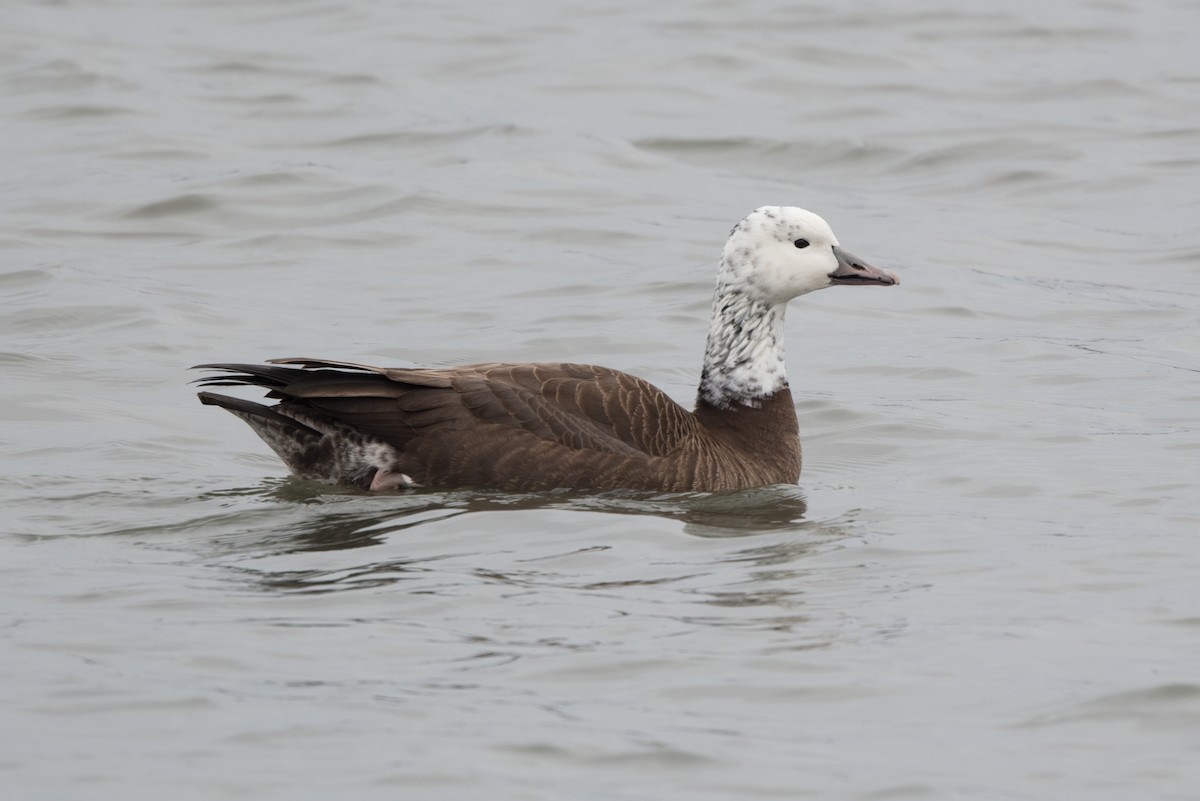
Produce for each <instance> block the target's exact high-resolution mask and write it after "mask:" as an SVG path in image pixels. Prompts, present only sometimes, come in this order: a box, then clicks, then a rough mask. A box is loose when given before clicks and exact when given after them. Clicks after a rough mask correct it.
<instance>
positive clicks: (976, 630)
mask: <svg viewBox="0 0 1200 801" xmlns="http://www.w3.org/2000/svg"><path fill="white" fill-rule="evenodd" d="M0 23H2V24H0V53H3V54H4V55H3V57H0V84H2V86H3V90H4V91H3V93H2V94H0V98H2V100H0V102H2V103H3V114H2V115H0V141H3V142H4V146H5V152H6V156H7V158H6V165H7V166H6V169H5V171H4V176H3V178H2V179H0V208H2V211H3V213H2V214H0V247H2V248H3V252H4V256H5V258H4V267H3V273H2V274H0V293H2V294H3V298H4V303H3V306H2V308H0V362H2V363H3V365H4V367H3V369H4V376H5V380H4V382H3V385H2V386H0V414H2V416H3V419H4V421H5V425H4V428H3V429H2V431H3V433H2V434H0V447H2V449H3V457H4V458H3V466H4V474H3V477H2V484H0V487H2V490H0V492H2V496H0V510H2V511H0V517H2V519H3V529H2V530H3V531H4V532H5V533H4V535H3V537H2V538H0V587H3V590H2V591H0V592H2V593H3V610H4V612H3V621H4V622H3V627H2V628H0V632H2V635H0V636H2V638H3V639H2V641H3V653H4V657H3V659H2V660H0V678H2V681H0V688H2V689H0V708H2V709H3V710H4V711H3V713H0V714H2V722H3V726H2V727H0V731H3V732H4V733H3V735H0V738H2V739H0V742H2V744H3V748H2V749H0V751H2V753H3V756H2V757H0V777H2V781H3V784H4V786H5V788H6V791H5V796H6V797H12V798H22V799H61V798H71V797H81V796H83V795H87V796H88V797H102V798H122V799H135V800H136V799H143V798H145V799H157V798H161V797H163V796H164V795H165V794H170V796H171V797H172V798H185V799H190V798H196V799H220V798H247V797H253V798H285V797H286V798H289V799H295V798H325V797H329V796H331V795H338V796H345V797H353V798H396V797H401V798H421V799H466V798H479V797H482V796H485V795H486V797H489V798H495V799H506V800H507V799H562V798H580V799H583V798H586V799H598V800H600V799H602V800H603V801H610V800H612V799H663V798H677V797H682V798H705V799H710V798H711V799H735V798H736V799H748V798H819V799H843V798H844V799H900V798H903V799H918V798H929V799H942V798H986V799H1043V798H1055V799H1075V798H1086V799H1128V798H1155V799H1191V798H1195V797H1196V795H1197V793H1198V792H1200V791H1198V790H1197V787H1200V784H1198V782H1200V767H1197V766H1200V667H1198V665H1200V582H1197V580H1196V577H1197V575H1198V574H1200V546H1198V545H1197V539H1196V532H1197V531H1200V512H1198V511H1197V508H1198V502H1200V488H1198V487H1200V468H1198V457H1200V411H1198V409H1200V406H1198V401H1200V385H1198V384H1197V379H1198V376H1197V372H1198V371H1200V358H1198V357H1200V311H1198V310H1200V274H1198V272H1197V264H1198V263H1200V235H1198V234H1197V231H1196V222H1195V221H1196V219H1197V216H1198V212H1200V200H1198V198H1197V194H1196V190H1195V187H1196V185H1197V179H1198V177H1200V175H1198V173H1200V170H1198V166H1200V156H1198V155H1197V154H1198V153H1200V124H1198V121H1200V56H1198V55H1197V51H1196V49H1195V46H1194V34H1193V32H1194V31H1195V29H1196V26H1197V24H1198V23H1200V10H1197V8H1196V7H1195V5H1194V4H1192V3H1189V2H1183V1H1182V0H1179V1H1178V2H1172V0H1149V1H1148V2H1137V3H1134V2H1132V0H1130V1H1129V2H1122V1H1121V0H1104V1H1103V2H1102V1H1101V0H1096V1H1095V2H1084V1H1083V0H1063V2H1057V3H1045V2H1039V3H1035V2H1028V1H1024V0H1023V1H1022V2H1014V3H1009V4H1005V5H1004V6H1003V7H1000V8H996V9H985V8H983V7H982V6H979V7H978V8H976V7H973V6H968V4H959V3H950V2H944V1H943V2H937V1H935V0H918V1H915V2H906V3H904V4H892V3H884V2H867V1H866V0H858V1H856V2H846V3H838V4H792V3H783V2H769V1H768V0H763V1H762V2H754V3H738V4H727V3H694V4H670V3H668V4H649V3H623V2H617V1H616V0H606V2H604V3H599V4H596V3H553V4H551V3H536V2H526V3H506V4H496V5H495V6H494V7H493V6H487V5H484V4H467V3H444V2H439V3H426V4H402V5H401V4H387V3H372V2H369V1H368V0H347V1H346V2H341V3H332V2H321V1H318V0H309V1H307V2H304V1H302V2H296V1H294V0H289V2H276V1H273V0H246V1H245V2H230V3H216V2H211V0H203V2H201V0H195V2H158V1H157V0H155V2H133V1H131V2H120V3H88V2H77V3H49V2H47V3H35V2H13V3H9V4H7V5H5V6H4V8H3V9H0ZM763 203H793V204H798V205H804V206H807V207H810V208H812V209H814V210H817V211H818V212H820V213H821V214H823V215H824V216H826V217H827V218H828V219H829V220H830V222H831V223H832V224H833V226H834V229H835V230H836V231H837V232H838V234H839V236H840V238H841V240H842V242H843V244H844V245H845V246H846V247H847V248H849V249H850V250H852V251H853V252H855V253H858V254H860V255H862V256H863V257H865V258H868V259H871V260H872V261H874V262H876V263H878V264H880V265H882V266H885V267H887V268H889V269H893V270H895V271H897V272H899V273H900V274H901V275H902V276H903V284H902V286H900V287H899V288H896V289H894V290H887V291H883V290H868V289H836V290H832V291H829V292H825V293H819V294H818V295H817V296H810V297H807V298H803V299H801V300H800V301H799V302H797V303H795V304H794V305H793V309H792V314H791V319H790V321H789V343H788V344H789V366H790V370H791V375H792V381H793V386H794V388H795V390H796V394H797V404H798V410H799V413H800V421H801V430H802V434H803V437H804V443H805V457H806V458H805V473H804V475H803V477H802V480H801V484H800V486H799V487H798V488H794V489H789V488H771V489H766V490H760V491H756V492H751V493H745V494H742V495H733V496H714V497H704V496H699V497H682V498H680V497H654V496H635V497H628V496H622V495H620V494H610V495H599V496H593V495H587V494H582V495H569V494H561V495H559V494H551V495H547V496H507V495H495V494H486V493H475V494H472V493H457V492H456V493H420V494H411V495H391V496H380V497H363V496H361V495H355V494H351V493H345V492H339V491H333V490H329V489H323V488H320V487H316V486H313V485H310V484H306V483H303V482H297V481H294V480H290V479H287V478H286V477H285V476H284V474H283V472H282V470H281V469H280V466H279V464H278V463H277V461H276V460H275V459H274V458H273V457H272V456H271V455H270V454H269V452H268V451H267V450H266V448H265V447H264V446H262V445H261V443H259V442H258V441H257V439H256V438H255V437H254V436H253V435H252V433H251V432H250V431H249V430H248V429H247V428H246V427H245V426H244V425H242V424H241V423H240V422H238V421H237V420H235V419H233V418H231V417H230V416H228V415H224V414H220V413H218V412H217V411H216V410H213V409H206V408H201V407H200V406H199V405H198V404H197V403H196V402H195V400H194V398H193V396H192V394H191V392H190V391H189V389H188V388H187V387H186V385H185V382H186V381H187V380H188V379H189V378H191V377H192V376H191V375H189V374H188V373H187V372H186V370H185V369H184V368H186V367H187V366H188V365H191V364H195V363H198V362H204V361H213V360H254V359H261V358H270V357H276V356H318V357H329V358H345V359H353V360H360V361H368V362H371V361H374V362H382V363H390V364H398V365H403V364H450V363H455V362H467V361H478V360H490V359H507V360H525V359H569V360H574V361H581V362H596V363H601V364H606V365H611V366H614V367H619V368H622V369H626V370H629V371H631V372H634V373H637V374H639V375H642V376H644V377H646V378H648V379H650V380H651V381H654V382H655V383H657V384H658V385H660V386H662V387H664V388H665V389H667V390H668V391H669V392H671V393H672V394H673V395H674V396H675V397H677V398H678V399H679V400H680V401H682V402H690V400H691V397H692V394H693V392H694V386H695V382H696V378H697V371H698V366H699V357H700V351H701V348H702V344H703V338H704V330H705V323H706V314H707V311H708V304H709V299H710V291H711V281H712V275H713V267H714V261H715V258H716V255H717V253H718V250H719V248H720V245H721V242H722V241H723V238H724V235H725V233H726V231H727V230H728V228H729V227H730V225H731V224H732V223H733V222H734V221H735V220H737V219H738V218H739V217H740V216H741V215H743V214H744V213H746V212H747V211H748V210H749V209H751V208H753V207H755V206H757V205H760V204H763Z"/></svg>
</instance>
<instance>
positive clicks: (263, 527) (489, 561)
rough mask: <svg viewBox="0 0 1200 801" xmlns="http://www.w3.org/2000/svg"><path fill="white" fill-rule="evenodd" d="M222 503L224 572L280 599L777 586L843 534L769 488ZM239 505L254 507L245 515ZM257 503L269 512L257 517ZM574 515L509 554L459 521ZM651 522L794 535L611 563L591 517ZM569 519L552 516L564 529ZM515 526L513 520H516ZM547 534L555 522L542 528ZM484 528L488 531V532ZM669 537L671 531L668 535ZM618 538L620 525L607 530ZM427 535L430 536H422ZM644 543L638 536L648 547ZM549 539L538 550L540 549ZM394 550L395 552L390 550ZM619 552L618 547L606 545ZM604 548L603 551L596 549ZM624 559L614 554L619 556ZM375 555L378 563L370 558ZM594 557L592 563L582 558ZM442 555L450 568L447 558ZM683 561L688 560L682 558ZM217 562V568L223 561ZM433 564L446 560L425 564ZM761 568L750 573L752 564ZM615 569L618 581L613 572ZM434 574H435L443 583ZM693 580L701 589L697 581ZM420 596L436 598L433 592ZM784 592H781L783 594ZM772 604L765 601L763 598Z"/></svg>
mask: <svg viewBox="0 0 1200 801" xmlns="http://www.w3.org/2000/svg"><path fill="white" fill-rule="evenodd" d="M206 497H207V498H208V499H210V500H220V501H221V502H222V503H223V504H228V501H229V499H230V498H240V499H241V501H240V502H239V504H238V506H239V508H238V509H237V510H236V511H235V512H234V514H235V515H236V516H237V517H238V518H239V520H240V522H241V523H242V524H245V523H247V522H252V525H251V529H256V530H257V532H256V531H254V530H247V529H246V528H245V527H244V525H242V526H239V527H238V528H239V530H238V532H237V534H236V535H235V536H232V537H228V538H224V539H222V541H221V542H219V543H214V544H219V545H220V546H221V547H222V550H223V551H225V555H226V556H228V553H229V550H232V551H234V552H236V553H237V554H238V558H237V560H236V562H237V563H236V564H232V565H229V564H227V566H228V567H230V569H232V570H233V571H234V572H235V573H237V574H238V575H239V576H240V577H241V578H242V579H245V578H252V579H253V581H254V583H256V584H258V585H259V586H261V587H262V588H264V589H268V590H272V591H285V592H303V593H321V592H333V591H340V590H347V589H359V588H366V587H376V586H381V585H386V584H392V583H396V582H402V581H406V580H413V579H424V580H426V582H428V581H430V580H431V578H430V576H429V574H431V573H434V572H438V573H442V574H445V573H453V574H454V575H455V580H456V581H458V580H464V578H465V575H466V574H469V575H471V576H472V577H473V580H474V581H479V580H483V581H487V582H491V583H502V584H507V585H510V586H516V587H525V588H530V587H536V586H556V587H563V588H574V589H577V590H583V591H589V590H591V591H594V590H605V589H611V588H612V587H617V586H619V587H630V588H632V587H637V586H645V587H649V586H653V585H659V584H679V585H688V584H690V583H691V582H693V581H697V580H699V579H700V578H701V577H703V576H704V575H706V574H709V573H711V572H714V571H717V570H720V569H721V568H720V567H719V566H720V565H721V564H738V563H746V564H747V566H748V567H749V568H751V569H752V570H754V571H755V572H763V573H764V574H769V576H770V581H769V582H767V583H768V584H775V585H778V583H779V582H781V581H783V582H786V580H787V579H789V578H792V577H793V575H794V574H792V573H789V571H788V570H786V569H782V568H781V567H779V566H781V565H783V564H785V563H788V562H792V561H795V560H797V559H801V558H803V557H805V556H807V555H810V554H811V553H813V552H815V551H816V550H818V549H820V548H823V547H826V546H828V544H829V543H830V542H831V541H832V540H835V539H840V538H842V537H844V536H846V530H845V529H844V528H843V527H842V526H841V525H839V524H837V523H828V522H818V521H811V520H806V519H805V514H806V512H807V506H806V504H805V499H804V496H803V494H802V492H801V491H800V489H799V488H798V487H791V486H776V487H765V488H762V489H757V490H752V491H746V492H730V493H714V494H673V495H664V494H651V493H632V492H604V493H581V492H553V493H531V494H513V493H501V492H484V491H464V490H456V491H440V492H439V491H423V492H413V491H409V492H401V493H396V494H391V495H378V494H375V495H364V494H362V493H357V492H352V491H346V490H341V489H337V488H331V487H328V486H325V485H322V484H317V483H315V482H309V481H302V480H299V479H294V478H288V479H283V480H275V481H272V482H270V483H268V484H266V485H263V486H259V487H258V488H256V489H252V488H245V489H237V490H229V491H224V492H222V493H219V494H210V495H208V496H206ZM244 504H254V505H255V506H257V507H258V508H256V509H253V510H251V509H247V508H245V506H244ZM263 505H266V506H268V507H270V508H271V509H273V510H274V512H275V514H274V515H273V516H271V515H269V514H264V512H266V511H267V510H265V509H263V508H262V506H263ZM529 511H547V512H564V511H565V512H580V513H590V515H589V514H581V515H580V516H579V520H580V521H581V525H584V526H597V536H596V539H595V540H593V541H591V542H590V543H589V544H588V545H587V546H585V547H580V542H579V540H578V539H573V540H570V539H566V538H564V539H563V541H562V542H563V545H564V546H565V547H562V548H559V547H557V546H556V545H555V544H554V542H555V540H554V539H553V538H551V539H550V540H549V541H547V540H541V541H539V542H538V544H536V545H534V544H529V543H527V545H526V546H525V547H526V548H528V550H523V551H522V552H520V553H516V552H514V551H513V550H511V548H510V547H509V545H508V541H507V540H506V539H501V540H497V539H496V538H495V537H494V536H492V538H491V539H487V538H486V537H484V538H475V537H473V536H471V535H470V534H469V532H470V531H471V530H472V529H473V528H474V527H475V526H476V525H477V524H476V523H473V522H468V521H467V520H466V518H468V517H470V516H472V515H477V514H490V513H495V512H529ZM597 513H599V514H600V515H604V516H608V515H612V516H627V517H643V518H653V519H657V520H668V521H678V522H679V523H682V531H683V532H684V533H686V534H688V535H690V536H692V537H695V538H697V539H698V540H707V541H712V542H713V544H714V545H715V544H716V542H715V541H716V540H720V539H731V538H747V537H753V536H754V535H763V534H771V533H781V532H791V533H795V534H799V535H800V536H793V537H787V538H786V539H781V538H778V537H775V538H771V541H770V542H763V543H762V544H758V545H754V546H752V547H746V548H734V549H729V548H718V549H717V550H715V551H714V549H712V548H707V547H706V548H701V549H699V550H697V549H695V548H691V549H688V548H684V549H682V550H683V551H684V552H685V554H686V555H687V558H684V557H681V556H680V554H678V553H676V552H675V551H673V550H671V549H667V550H665V551H664V552H663V555H662V557H661V558H657V557H656V558H655V559H653V560H651V562H650V563H649V564H646V563H639V562H637V561H636V556H635V557H634V558H633V559H631V560H630V561H629V563H628V564H623V563H621V562H618V563H615V564H614V563H613V562H612V559H613V557H614V556H615V555H616V553H617V550H619V549H628V548H634V549H636V547H637V546H636V545H630V542H634V543H636V542H637V541H638V540H637V539H636V537H635V538H634V539H632V540H631V539H630V538H629V537H628V536H620V537H618V539H617V540H614V541H612V542H611V543H610V542H606V541H605V534H606V533H609V532H612V531H613V529H612V528H611V527H609V528H607V529H605V526H604V523H603V518H600V519H599V520H600V522H599V523H597V518H596V517H595V515H596V514H597ZM455 519H458V520H459V521H460V522H456V523H452V524H451V526H450V529H451V532H453V531H454V530H457V529H462V530H463V531H464V532H466V533H467V536H465V537H455V536H447V535H446V530H447V529H446V528H445V527H441V528H438V529H437V531H436V532H435V531H433V529H430V532H429V533H428V534H427V535H426V536H421V537H415V538H407V537H399V538H398V537H396V535H397V534H398V533H403V532H406V531H409V530H414V529H418V528H420V527H422V526H431V525H436V524H444V523H446V522H447V521H453V520H455ZM572 519H573V518H572V517H571V516H569V515H568V516H566V517H565V518H564V517H561V516H560V517H559V518H558V520H566V521H567V525H570V520H572ZM514 521H516V518H514ZM550 525H551V528H552V529H553V528H554V527H555V526H559V525H562V524H561V523H559V522H557V521H556V522H554V523H551V524H550ZM494 528H495V524H492V523H489V525H488V527H487V529H488V530H489V531H492V530H494ZM674 530H677V531H678V530H679V529H674ZM616 531H617V532H619V533H620V534H622V535H623V534H624V533H625V532H626V529H625V528H624V527H620V528H618V529H616ZM434 533H436V534H437V536H432V534H434ZM651 539H652V538H647V541H649V540H651ZM548 542H549V543H550V544H547V543H548ZM384 545H386V546H387V549H386V552H387V553H386V555H384V554H385V552H384V551H378V552H376V553H372V554H371V556H372V557H374V558H372V559H370V560H369V561H368V560H366V559H363V558H361V557H354V556H351V555H350V554H349V553H348V552H351V551H354V550H356V549H360V548H367V547H373V546H384ZM464 546H465V549H464ZM397 549H402V550H403V553H402V554H397V553H396V551H397ZM614 549H617V550H614ZM605 551H610V553H608V554H607V555H605V554H603V553H602V552H605ZM320 552H326V553H328V552H347V553H346V554H345V556H343V557H341V558H338V557H335V556H333V555H332V554H330V555H329V556H326V557H319V558H317V559H315V560H314V559H313V558H311V557H306V556H305V555H306V554H317V553H320ZM621 553H622V554H623V553H624V551H622V552H621ZM380 556H383V558H379V557H380ZM593 559H595V560H599V561H595V562H592V561H590V560H593ZM445 560H449V561H445ZM689 560H693V561H689ZM222 561H225V559H224V558H222ZM434 562H444V563H443V564H441V565H438V566H436V567H435V566H434V565H433V564H432V563H434ZM760 567H761V568H769V569H767V570H762V571H760V570H759V568H760ZM614 568H615V572H616V575H614ZM441 578H442V579H444V578H445V575H442V576H441ZM702 583H703V582H702ZM425 589H426V590H427V591H431V592H438V589H437V588H436V587H426V588H425ZM781 591H782V590H778V589H772V590H766V589H765V588H764V589H762V590H761V591H760V589H757V588H744V589H740V590H739V591H738V592H737V595H738V598H737V599H735V598H734V597H733V596H726V597H723V598H720V599H714V602H716V603H718V605H726V604H735V605H743V604H744V605H762V604H767V605H772V604H774V603H775V602H776V601H778V597H777V593H778V592H781ZM784 592H790V591H784ZM772 599H774V600H772Z"/></svg>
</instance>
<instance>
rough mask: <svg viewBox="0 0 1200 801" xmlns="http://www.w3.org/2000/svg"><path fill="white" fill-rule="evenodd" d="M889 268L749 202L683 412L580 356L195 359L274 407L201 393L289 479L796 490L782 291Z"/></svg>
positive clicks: (721, 272)
mask: <svg viewBox="0 0 1200 801" xmlns="http://www.w3.org/2000/svg"><path fill="white" fill-rule="evenodd" d="M897 283H899V278H897V277H896V276H895V275H894V274H892V273H890V272H887V271H886V270H881V269H879V268H877V267H873V266H871V265H870V264H867V263H866V262H865V261H863V260H862V259H859V258H858V257H856V256H853V255H851V254H850V253H848V252H846V251H845V250H843V249H842V248H841V246H840V245H839V244H838V240H837V237H835V236H834V234H833V231H832V230H831V229H830V227H829V225H828V224H827V223H826V222H825V220H823V219H821V217H819V216H817V215H816V214H813V213H812V212H810V211H805V210H804V209H799V208H793V207H781V206H763V207H761V208H759V209H756V210H755V211H753V212H751V213H750V214H749V215H748V216H747V217H746V218H745V219H743V220H742V221H741V222H739V223H738V224H737V225H736V226H734V228H733V230H732V231H731V232H730V234H729V239H728V240H727V241H726V243H725V249H724V252H723V253H722V255H721V263H720V267H719V268H718V270H717V288H716V295H715V298H714V300H713V311H712V322H711V323H710V326H709V330H708V344H707V346H706V347H705V351H704V365H703V370H702V371H701V374H700V387H699V391H698V395H697V398H696V408H695V410H694V411H690V412H689V411H687V410H686V409H684V408H683V407H681V406H680V405H679V404H677V403H675V402H674V401H673V400H671V399H670V398H669V397H667V395H666V394H665V393H663V392H662V390H659V389H657V388H656V387H654V386H652V385H651V384H649V383H647V382H646V381H643V380H642V379H640V378H636V377H634V376H631V375H629V374H627V373H622V372H619V371H617V370H612V369H610V368H607V367H594V366H591V365H583V364H555V363H545V364H543V363H536V364H473V365H466V366H462V367H452V368H448V369H398V368H387V367H370V366H367V365H362V364H353V363H350V362H335V361H325V360H321V359H277V360H274V361H272V362H270V363H269V364H266V365H253V364H206V365H200V367H201V368H207V369H213V370H220V371H223V372H224V373H225V374H224V375H220V376H214V377H209V378H204V379H200V381H199V382H198V383H201V384H203V385H205V386H235V385H252V386H256V387H260V388H262V389H265V390H267V395H266V396H267V397H268V398H273V399H276V400H278V401H279V402H278V403H276V404H275V405H273V406H264V405H261V404H258V403H252V402H249V401H245V400H241V399H239V398H233V397H229V396H227V395H219V394H216V393H214V392H207V391H205V392H201V393H199V395H200V401H201V402H202V403H205V404H208V405H212V406H220V407H222V408H224V409H227V410H228V411H230V412H232V413H233V414H235V415H237V416H238V417H240V418H241V419H242V420H244V421H245V422H246V423H248V424H249V425H250V427H251V428H253V429H254V431H255V432H256V433H257V434H258V435H259V436H260V437H262V439H263V440H264V441H265V442H266V443H267V444H268V445H269V446H270V447H271V448H272V449H273V450H274V451H275V453H277V454H278V455H279V456H280V458H282V459H283V461H284V462H285V463H286V464H287V466H288V467H289V468H291V470H292V471H293V472H294V473H295V474H296V475H298V476H300V477H301V478H310V479H319V480H322V481H327V482H333V483H340V484H347V485H351V486H354V487H358V488H361V489H365V490H388V489H397V488H403V487H411V486H429V487H481V488H497V489H506V490H546V489H554V488H560V487H562V488H574V489H617V488H626V489H636V490H655V491H666V492H685V491H717V490H736V489H746V488H750V487H759V486H765V485H769V484H784V483H787V484H794V483H796V481H798V480H799V477H800V436H799V431H798V427H797V423H796V410H795V406H794V405H793V403H792V394H791V391H790V390H789V389H788V382H787V374H786V372H785V369H784V352H783V321H784V311H785V310H786V308H787V303H788V301H790V300H791V299H792V298H795V297H797V296H799V295H803V294H805V293H806V292H812V291H813V290H816V289H824V288H825V287H829V286H836V285H839V284H845V285H850V286H869V285H878V286H890V285H893V284H897Z"/></svg>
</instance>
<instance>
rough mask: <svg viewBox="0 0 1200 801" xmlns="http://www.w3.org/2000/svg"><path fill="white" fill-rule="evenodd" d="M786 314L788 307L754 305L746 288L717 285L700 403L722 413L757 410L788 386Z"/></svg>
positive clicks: (755, 303)
mask: <svg viewBox="0 0 1200 801" xmlns="http://www.w3.org/2000/svg"><path fill="white" fill-rule="evenodd" d="M786 309H787V306H786V304H778V305H770V304H767V303H764V302H762V301H759V300H755V299H754V298H752V297H750V295H749V294H748V293H747V292H746V290H745V289H744V288H742V287H738V286H730V285H728V284H727V283H726V282H725V281H719V282H718V283H717V291H716V296H715V297H714V299H713V316H712V324H711V326H710V327H709V329H708V344H707V346H706V347H705V351H704V368H703V370H702V371H701V373H700V391H699V400H700V401H703V402H705V403H708V404H709V405H711V406H715V407H717V408H719V409H729V408H736V407H737V406H750V407H758V406H760V405H761V404H762V401H763V400H764V399H765V398H769V397H771V396H772V395H774V394H775V393H776V392H778V391H779V390H780V389H783V388H784V387H786V386H787V370H786V368H785V366H784V353H783V320H784V312H785V310H786Z"/></svg>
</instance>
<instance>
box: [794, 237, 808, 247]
mask: <svg viewBox="0 0 1200 801" xmlns="http://www.w3.org/2000/svg"><path fill="white" fill-rule="evenodd" d="M792 244H793V245H795V246H796V247H798V248H806V247H808V240H807V239H797V240H796V241H795V242H793V243H792Z"/></svg>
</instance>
